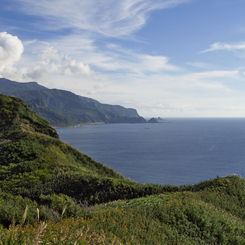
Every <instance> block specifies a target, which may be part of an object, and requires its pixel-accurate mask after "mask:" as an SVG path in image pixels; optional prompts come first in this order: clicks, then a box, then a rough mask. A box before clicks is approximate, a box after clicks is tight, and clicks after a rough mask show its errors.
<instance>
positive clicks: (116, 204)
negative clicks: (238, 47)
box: [0, 95, 245, 244]
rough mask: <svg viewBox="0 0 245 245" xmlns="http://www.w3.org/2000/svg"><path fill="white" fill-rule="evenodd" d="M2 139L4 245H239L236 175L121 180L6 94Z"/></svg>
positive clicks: (240, 198) (244, 240)
mask: <svg viewBox="0 0 245 245" xmlns="http://www.w3.org/2000/svg"><path fill="white" fill-rule="evenodd" d="M0 136H1V138H0V224H1V225H2V226H1V227H0V241H2V244H26V243H27V244H38V242H39V241H43V243H44V244H50V243H52V244H62V242H63V244H74V243H75V242H77V243H76V244H245V181H244V179H242V178H240V177H238V176H230V177H226V178H219V177H217V178H216V179H214V180H210V181H205V182H202V183H199V184H196V185H189V186H180V187H176V186H159V185H147V184H146V185H142V184H137V183H134V182H131V181H129V180H125V179H124V178H123V177H122V176H121V175H120V174H118V173H116V172H115V171H113V170H112V169H110V168H108V167H106V166H104V165H102V164H100V163H97V162H95V161H93V160H92V159H91V158H90V157H88V156H86V155H84V154H82V153H80V152H79V151H78V150H76V149H74V148H73V147H71V146H69V145H67V144H66V143H64V142H62V141H60V140H59V139H58V135H57V133H56V131H55V130H54V129H53V128H51V127H50V126H49V125H48V123H47V122H46V121H45V120H42V119H40V118H38V117H37V116H36V114H35V113H34V112H32V111H30V110H29V108H28V106H27V105H26V104H25V103H24V102H23V101H22V100H20V99H18V98H14V97H7V96H4V95H0ZM94 204H96V205H94ZM27 205H28V206H27ZM91 205H93V206H91ZM27 207H28V210H27ZM25 210H26V212H25ZM23 214H24V215H23ZM43 221H45V222H44V223H43ZM6 228H7V229H6ZM0 244H1V243H0Z"/></svg>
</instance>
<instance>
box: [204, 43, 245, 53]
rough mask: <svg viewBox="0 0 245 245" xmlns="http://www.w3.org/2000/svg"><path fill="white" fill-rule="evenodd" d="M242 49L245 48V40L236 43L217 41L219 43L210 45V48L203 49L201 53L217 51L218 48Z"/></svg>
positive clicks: (228, 49)
mask: <svg viewBox="0 0 245 245" xmlns="http://www.w3.org/2000/svg"><path fill="white" fill-rule="evenodd" d="M241 49H245V42H242V43H236V44H228V43H220V42H217V43H214V44H212V45H210V48H209V49H206V50H204V51H202V52H201V53H206V52H211V51H217V50H227V51H235V50H241Z"/></svg>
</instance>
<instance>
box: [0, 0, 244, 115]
mask: <svg viewBox="0 0 245 245" xmlns="http://www.w3.org/2000/svg"><path fill="white" fill-rule="evenodd" d="M244 10H245V0H121V1H118V0H103V1H99V0H89V1H87V0H69V1H67V0H66V1H65V0H41V1H35V0H11V1H9V0H1V1H0V77H4V78H6V79H10V80H14V81H17V82H30V81H36V82H38V83H39V84H41V85H43V86H46V87H48V88H57V89H64V90H69V91H71V92H73V93H75V94H78V95H82V96H85V97H89V98H93V99H96V100H98V101H100V102H101V103H107V104H113V105H122V106H124V107H127V108H135V109H137V111H138V113H139V114H140V115H141V116H143V117H163V118H167V117H245V14H244Z"/></svg>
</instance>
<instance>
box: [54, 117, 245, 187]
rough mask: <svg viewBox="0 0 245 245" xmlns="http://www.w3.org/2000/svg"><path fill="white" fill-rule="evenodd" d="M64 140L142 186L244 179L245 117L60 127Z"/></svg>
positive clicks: (61, 136)
mask: <svg viewBox="0 0 245 245" xmlns="http://www.w3.org/2000/svg"><path fill="white" fill-rule="evenodd" d="M57 131H58V133H59V135H60V138H61V140H63V141H65V142H68V143H69V144H70V145H72V146H74V147H75V148H78V149H79V150H80V151H81V152H83V153H85V154H87V155H89V156H91V157H92V158H93V159H94V160H96V161H98V162H101V163H103V164H105V165H108V166H110V167H112V168H113V169H115V170H116V171H117V172H120V173H121V174H123V175H124V177H125V178H130V179H132V180H135V181H137V182H140V183H155V184H162V185H166V184H170V185H182V184H194V183H198V182H200V181H203V180H207V179H210V178H215V177H216V176H217V175H219V176H220V177H221V176H226V175H230V174H233V173H235V174H239V175H241V176H242V177H244V176H245V119H238V118H236V119H167V120H166V121H165V123H158V124H150V123H149V124H101V125H85V126H82V127H78V128H59V129H57Z"/></svg>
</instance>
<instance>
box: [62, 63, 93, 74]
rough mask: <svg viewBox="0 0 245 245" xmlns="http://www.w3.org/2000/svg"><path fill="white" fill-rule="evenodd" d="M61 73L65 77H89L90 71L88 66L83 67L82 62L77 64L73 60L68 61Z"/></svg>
mask: <svg viewBox="0 0 245 245" xmlns="http://www.w3.org/2000/svg"><path fill="white" fill-rule="evenodd" d="M63 73H64V74H66V75H72V74H81V75H87V76H89V75H90V74H91V70H90V68H89V66H88V65H85V64H83V63H82V62H78V63H77V62H76V61H75V60H70V62H69V64H68V65H67V66H66V67H65V68H64V71H63Z"/></svg>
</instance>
